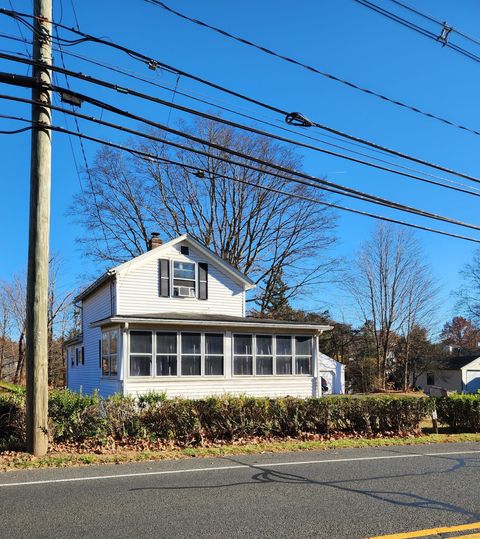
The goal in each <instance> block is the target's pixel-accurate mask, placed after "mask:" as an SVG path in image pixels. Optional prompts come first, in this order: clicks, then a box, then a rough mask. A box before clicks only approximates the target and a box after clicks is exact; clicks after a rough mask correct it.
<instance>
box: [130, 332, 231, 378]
mask: <svg viewBox="0 0 480 539" xmlns="http://www.w3.org/2000/svg"><path fill="white" fill-rule="evenodd" d="M152 336H153V337H154V338H153V337H152ZM223 340H224V335H223V333H205V334H203V333H186V332H185V333H179V332H175V331H170V332H169V331H157V332H154V333H152V332H151V331H131V332H130V368H129V376H152V377H153V376H155V377H157V376H158V377H160V376H179V375H180V376H223V375H224V360H225V355H224V342H223ZM152 358H155V361H154V362H153V361H152Z"/></svg>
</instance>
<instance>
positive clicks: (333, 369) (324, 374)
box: [318, 352, 345, 395]
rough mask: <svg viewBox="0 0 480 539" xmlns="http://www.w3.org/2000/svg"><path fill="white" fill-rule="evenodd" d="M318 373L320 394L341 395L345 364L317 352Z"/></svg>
mask: <svg viewBox="0 0 480 539" xmlns="http://www.w3.org/2000/svg"><path fill="white" fill-rule="evenodd" d="M318 375H319V377H321V378H322V386H324V387H322V394H326V395H343V394H344V393H345V365H344V364H343V363H340V362H339V361H335V360H334V359H333V358H331V357H329V356H327V355H325V354H322V353H321V352H320V353H319V354H318Z"/></svg>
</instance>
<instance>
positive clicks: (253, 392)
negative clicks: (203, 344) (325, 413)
mask: <svg viewBox="0 0 480 539" xmlns="http://www.w3.org/2000/svg"><path fill="white" fill-rule="evenodd" d="M149 391H165V392H166V394H167V396H168V397H187V398H202V397H209V396H212V395H225V394H230V395H250V396H255V397H285V396H290V397H312V396H313V395H314V379H313V377H310V376H305V377H303V376H268V377H267V376H265V377H262V376H255V377H245V378H241V377H234V378H229V379H228V378H220V379H216V378H215V379H214V378H213V377H212V379H205V378H202V379H199V378H198V377H196V378H193V379H190V378H186V377H184V378H180V379H178V380H177V379H175V380H171V379H168V380H167V379H166V380H157V379H155V380H152V381H148V380H147V381H144V380H139V381H135V380H132V379H130V380H128V381H126V382H125V393H126V394H128V395H133V396H136V395H141V394H143V393H148V392H149Z"/></svg>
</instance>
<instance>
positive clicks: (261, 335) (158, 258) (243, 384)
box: [67, 234, 332, 398]
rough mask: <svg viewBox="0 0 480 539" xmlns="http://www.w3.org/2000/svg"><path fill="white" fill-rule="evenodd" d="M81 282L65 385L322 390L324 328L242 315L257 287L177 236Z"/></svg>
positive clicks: (200, 393) (104, 389) (266, 392)
mask: <svg viewBox="0 0 480 539" xmlns="http://www.w3.org/2000/svg"><path fill="white" fill-rule="evenodd" d="M150 243H151V248H150V250H149V251H147V252H146V253H144V254H142V255H140V256H137V257H136V258H134V259H132V260H130V261H128V262H126V263H124V264H121V265H120V266H117V267H115V268H113V269H111V270H109V271H108V272H106V273H105V274H104V275H102V276H101V277H100V278H99V279H97V280H96V281H95V282H94V283H93V284H91V285H90V286H89V287H88V288H86V289H85V290H84V291H83V292H82V293H81V294H80V295H79V296H78V297H77V298H76V304H77V305H78V307H79V308H80V310H81V312H82V333H81V335H79V336H77V337H76V338H75V339H72V340H70V341H69V342H68V343H67V366H68V370H67V386H68V387H69V388H70V389H72V390H75V391H83V392H84V393H91V392H93V391H95V390H98V391H99V392H100V394H101V395H103V396H107V395H111V394H113V393H122V394H128V395H138V394H142V393H146V392H149V391H162V392H166V394H167V395H168V396H185V397H194V398H197V397H205V396H209V395H220V394H225V393H230V394H248V395H255V396H269V397H275V396H285V395H291V396H296V397H308V396H317V395H321V393H322V389H321V380H320V378H319V353H318V337H319V335H321V334H322V332H324V331H327V330H329V329H332V328H331V326H327V325H321V324H314V323H303V322H301V323H296V322H286V321H278V320H263V319H256V318H249V317H246V316H245V311H246V308H245V293H246V291H247V290H250V289H252V288H254V287H255V285H254V283H253V282H252V281H251V280H250V279H249V278H248V277H246V276H245V275H243V274H242V273H241V272H239V271H238V270H236V269H235V268H233V267H232V266H231V265H229V264H228V263H226V262H225V261H224V260H223V259H221V258H220V257H219V256H217V255H216V254H214V253H213V252H212V251H210V250H209V249H207V248H206V247H205V246H204V245H202V244H200V243H199V242H198V241H196V240H195V239H193V238H192V237H190V236H189V235H187V234H185V235H183V236H180V237H178V238H176V239H174V240H172V241H170V242H168V243H165V244H162V243H161V241H160V240H159V239H158V234H152V240H151V242H150Z"/></svg>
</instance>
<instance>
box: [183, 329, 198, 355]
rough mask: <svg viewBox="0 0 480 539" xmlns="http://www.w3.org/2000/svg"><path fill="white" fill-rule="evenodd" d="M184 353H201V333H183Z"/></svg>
mask: <svg viewBox="0 0 480 539" xmlns="http://www.w3.org/2000/svg"><path fill="white" fill-rule="evenodd" d="M182 354H200V333H182Z"/></svg>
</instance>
